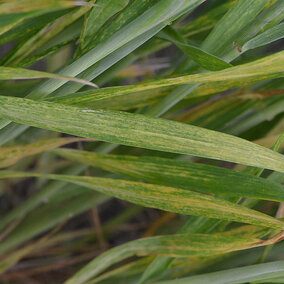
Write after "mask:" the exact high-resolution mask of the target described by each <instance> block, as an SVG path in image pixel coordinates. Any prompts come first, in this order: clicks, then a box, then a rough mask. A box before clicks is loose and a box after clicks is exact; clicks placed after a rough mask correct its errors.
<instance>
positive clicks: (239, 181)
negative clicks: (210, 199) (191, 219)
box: [52, 149, 284, 202]
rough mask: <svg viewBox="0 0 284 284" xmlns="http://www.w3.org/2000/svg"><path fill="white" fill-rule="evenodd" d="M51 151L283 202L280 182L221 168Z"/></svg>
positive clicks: (155, 178)
mask: <svg viewBox="0 0 284 284" xmlns="http://www.w3.org/2000/svg"><path fill="white" fill-rule="evenodd" d="M52 152H53V153H55V154H57V155H59V156H61V157H64V158H67V159H70V160H72V161H75V162H79V163H83V164H86V165H89V166H94V167H99V168H102V169H104V170H107V171H111V172H114V173H119V174H123V175H126V176H129V177H131V178H135V179H137V180H141V179H142V180H144V181H146V182H150V183H155V184H161V185H165V186H172V187H178V188H182V189H186V190H193V191H199V192H206V193H214V194H221V195H225V196H235V197H248V198H258V199H266V200H274V201H278V202H284V188H283V186H282V185H281V184H278V183H275V182H272V181H270V180H267V179H264V178H259V177H255V176H252V175H246V174H244V173H240V172H235V171H232V170H228V169H225V168H220V167H215V166H210V165H205V164H196V163H188V162H184V161H178V160H170V159H164V158H158V157H145V156H143V157H135V156H127V155H123V156H119V155H104V154H97V153H94V152H88V151H79V150H72V149H57V150H53V151H52Z"/></svg>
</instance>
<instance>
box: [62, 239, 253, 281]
mask: <svg viewBox="0 0 284 284" xmlns="http://www.w3.org/2000/svg"><path fill="white" fill-rule="evenodd" d="M256 242H258V239H254V238H245V237H234V236H226V235H224V236H221V235H205V234H204V235H202V234H192V235H190V234H181V235H178V234H177V235H172V236H159V237H152V238H145V239H139V240H136V241H132V242H129V243H127V244H125V245H122V246H119V247H116V248H113V249H111V250H108V251H107V252H105V253H103V254H101V255H100V256H99V257H97V258H95V259H94V260H93V261H91V262H90V263H89V264H87V265H86V266H85V267H83V268H82V269H81V270H80V271H79V272H77V273H76V274H75V275H73V277H71V278H70V279H68V280H67V281H66V282H65V283H66V284H80V283H85V282H86V281H87V280H90V279H91V278H93V277H95V276H97V275H98V274H99V273H101V272H102V271H104V270H105V269H107V268H108V267H110V266H111V265H113V264H115V263H117V262H119V261H122V260H124V259H126V258H128V257H131V256H133V255H138V256H144V255H149V254H152V255H153V254H154V255H167V256H172V257H189V256H210V255H214V254H222V253H228V252H231V251H235V250H241V249H245V248H248V247H249V246H250V245H253V244H254V243H256Z"/></svg>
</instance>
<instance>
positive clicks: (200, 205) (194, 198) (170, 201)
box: [0, 171, 284, 229]
mask: <svg viewBox="0 0 284 284" xmlns="http://www.w3.org/2000/svg"><path fill="white" fill-rule="evenodd" d="M17 177H45V178H50V179H54V180H58V181H65V182H71V183H74V184H77V185H79V186H83V187H86V188H90V189H93V190H96V191H99V192H101V193H103V194H106V195H110V196H112V197H116V198H120V199H123V200H126V201H129V202H132V203H134V204H138V205H141V206H145V207H151V208H157V209H161V210H165V211H169V212H174V213H181V214H185V215H197V216H207V217H211V218H218V219H224V220H230V221H236V222H244V223H249V224H253V225H259V226H264V227H270V228H276V229H283V228H284V223H283V222H281V221H278V220H276V219H274V218H272V217H270V216H267V215H265V214H263V213H259V212H257V211H255V210H252V209H248V208H246V207H242V206H240V205H238V204H233V203H231V202H229V201H225V200H222V199H218V198H215V197H213V196H209V195H204V194H200V193H197V192H193V191H189V190H182V189H179V188H173V187H165V186H160V185H153V184H146V183H141V182H131V181H127V180H118V179H110V178H95V177H86V176H85V177H81V176H69V175H53V174H35V173H23V172H9V171H1V172H0V178H2V179H3V178H17Z"/></svg>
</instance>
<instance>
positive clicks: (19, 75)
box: [0, 66, 96, 87]
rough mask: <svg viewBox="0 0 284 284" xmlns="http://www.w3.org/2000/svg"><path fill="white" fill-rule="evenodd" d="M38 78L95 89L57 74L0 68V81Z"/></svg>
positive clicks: (78, 80)
mask: <svg viewBox="0 0 284 284" xmlns="http://www.w3.org/2000/svg"><path fill="white" fill-rule="evenodd" d="M38 78H53V79H60V80H64V81H73V82H77V83H81V84H84V85H89V86H92V87H96V85H95V84H93V83H91V82H88V81H86V80H83V79H79V78H71V77H66V76H61V75H58V74H52V73H47V72H42V71H36V70H29V69H23V68H12V67H4V66H0V80H19V79H38Z"/></svg>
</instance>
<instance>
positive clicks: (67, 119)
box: [0, 96, 284, 172]
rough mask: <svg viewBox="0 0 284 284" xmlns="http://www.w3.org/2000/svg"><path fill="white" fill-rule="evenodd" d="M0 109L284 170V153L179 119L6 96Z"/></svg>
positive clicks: (59, 126) (40, 121)
mask: <svg viewBox="0 0 284 284" xmlns="http://www.w3.org/2000/svg"><path fill="white" fill-rule="evenodd" d="M0 114H1V115H2V116H3V117H4V118H7V119H10V120H13V121H14V122H18V123H22V124H27V125H31V126H35V127H39V128H44V129H49V130H54V131H59V132H64V133H68V134H73V135H77V136H82V137H86V138H92V139H99V140H103V141H107V142H112V143H117V144H123V145H128V146H135V147H142V148H147V149H153V150H160V151H166V152H173V153H180V154H188V155H196V156H200V157H206V158H212V159H220V160H226V161H231V162H235V163H241V164H245V165H250V166H256V167H262V168H268V169H273V170H276V171H280V172H281V171H282V172H283V171H284V163H283V161H284V158H283V156H282V155H281V154H279V153H275V152H273V151H272V150H270V149H266V148H264V147H262V146H259V145H256V144H254V143H251V142H249V141H246V140H243V139H241V138H238V137H234V136H231V135H228V134H224V133H220V132H216V131H212V130H207V129H203V128H200V127H196V126H192V125H187V124H183V123H179V122H175V121H170V120H164V119H158V118H150V117H147V116H143V115H139V114H131V113H123V112H114V111H99V110H88V109H87V110H86V109H82V108H76V107H72V106H65V105H62V104H55V103H50V102H36V101H32V100H28V99H22V98H14V97H2V96H0ZM220 149H222V151H220ZM248 153H250V154H249V155H247V154H248Z"/></svg>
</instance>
